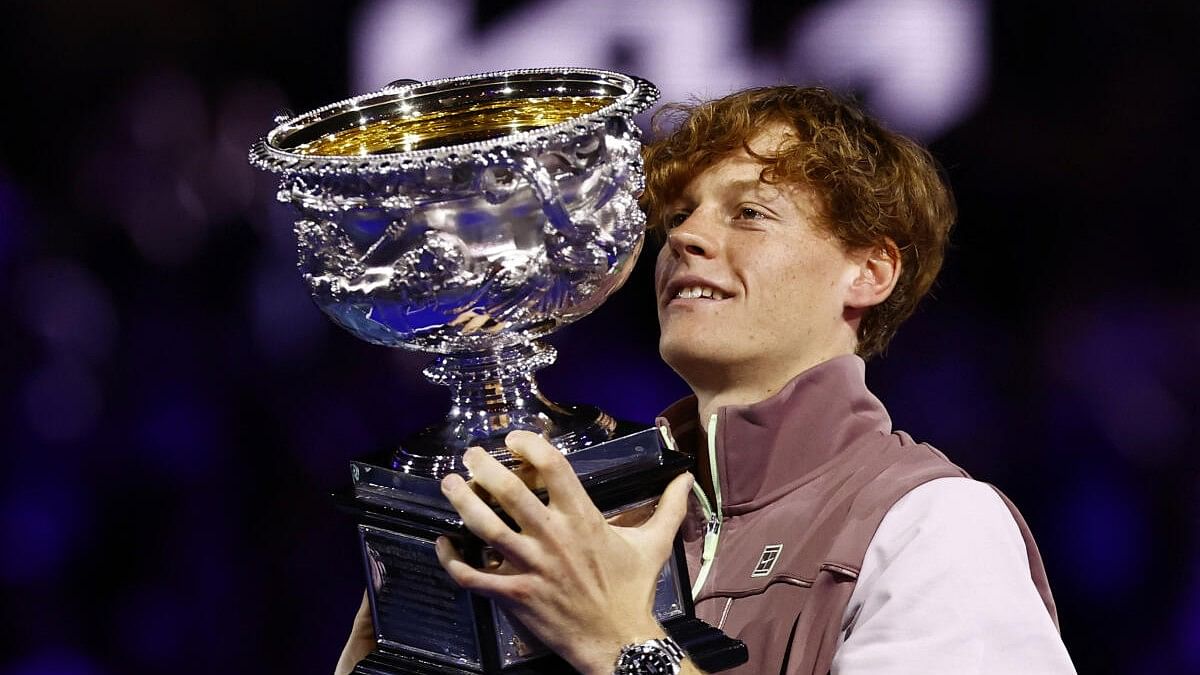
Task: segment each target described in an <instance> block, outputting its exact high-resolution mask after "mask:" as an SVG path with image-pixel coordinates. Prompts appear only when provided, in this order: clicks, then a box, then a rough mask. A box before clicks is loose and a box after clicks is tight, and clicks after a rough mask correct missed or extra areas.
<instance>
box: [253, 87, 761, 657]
mask: <svg viewBox="0 0 1200 675" xmlns="http://www.w3.org/2000/svg"><path fill="white" fill-rule="evenodd" d="M657 98H658V90H657V89H656V88H655V87H654V85H652V84H650V83H649V82H647V81H645V80H642V79H640V78H636V77H631V76H628V75H623V74H620V73H615V72H608V71H601V70H591V69H582V68H569V69H539V70H513V71H505V72H496V73H487V74H482V75H472V76H466V77H456V78H449V79H443V80H435V81H428V82H414V81H399V82H396V83H393V84H392V85H389V86H388V87H385V88H384V89H382V90H379V91H377V92H372V93H368V94H364V95H362V96H357V97H355V98H351V99H348V100H345V101H340V102H337V103H333V104H330V105H327V106H324V107H321V108H318V109H316V110H313V111H310V112H308V113H305V114H302V115H299V116H294V117H287V116H284V117H281V118H277V119H276V124H277V126H276V127H275V128H274V129H273V130H272V131H271V132H270V133H269V134H268V135H267V136H266V137H265V138H263V139H262V140H260V141H259V142H257V143H256V144H255V145H254V146H253V147H252V148H251V151H250V161H251V163H253V164H254V165H255V166H256V167H259V168H261V169H265V170H268V171H271V172H273V173H276V174H278V175H279V177H280V187H279V199H280V200H281V201H284V202H288V203H290V204H292V205H293V206H294V207H295V209H296V211H297V214H298V216H297V220H296V222H295V231H296V236H297V241H298V247H299V257H300V260H299V268H300V271H301V273H302V275H303V277H304V279H305V281H307V282H308V285H309V288H310V290H311V292H312V295H313V298H314V300H315V301H316V304H317V305H318V306H319V307H320V308H321V309H322V310H323V311H324V312H325V313H326V314H327V315H328V316H329V317H330V318H332V319H333V320H334V321H335V322H337V323H338V324H339V325H341V326H342V327H344V328H346V329H347V330H349V331H350V332H351V333H353V334H355V335H357V336H358V337H360V338H362V339H364V340H367V341H369V342H372V343H375V344H380V345H386V346H391V347H402V348H406V349H415V350H420V351H425V352H429V353H431V354H433V355H434V358H433V362H432V364H431V365H430V366H429V367H428V368H426V369H425V371H424V374H425V376H426V377H427V378H429V379H430V380H432V381H433V382H436V383H439V384H442V385H445V386H447V387H449V389H450V394H451V406H450V412H449V414H448V415H447V417H446V418H445V420H443V421H442V422H440V423H438V424H434V425H432V426H430V427H428V428H426V429H425V430H424V431H421V432H419V433H417V434H415V435H414V436H413V437H411V438H408V439H405V440H404V441H403V442H402V443H401V445H400V447H399V448H396V449H394V450H393V451H390V452H389V453H388V454H387V456H386V457H384V458H383V459H381V460H376V461H356V462H352V464H351V479H352V480H351V485H350V487H349V488H347V490H346V491H344V493H342V494H340V495H339V498H340V501H341V502H342V503H343V504H344V505H345V506H346V507H347V508H348V510H350V511H351V512H352V513H353V514H355V518H356V521H357V526H358V534H359V540H360V543H361V547H362V552H363V560H364V567H365V570H366V574H367V578H368V579H367V580H368V584H367V593H368V598H369V600H370V606H371V613H372V618H373V619H374V626H375V633H376V639H377V642H378V648H377V649H376V651H375V652H373V653H372V654H371V655H370V656H369V657H367V659H365V660H364V661H363V662H362V663H360V664H359V666H358V668H357V669H356V671H355V672H361V673H501V672H503V673H550V672H564V670H566V669H567V666H566V664H565V663H564V662H563V661H562V660H560V659H559V658H558V657H557V656H555V654H554V653H553V652H551V651H550V650H549V649H547V648H546V647H544V646H543V645H542V644H541V642H540V641H539V640H538V639H537V638H536V637H535V636H534V635H533V634H532V633H530V632H529V631H527V630H526V629H525V628H524V627H523V626H522V625H521V624H520V623H518V622H517V621H516V620H515V619H513V617H512V616H510V614H509V613H508V612H507V611H506V610H505V609H504V608H503V607H502V606H500V605H499V604H497V603H495V602H493V601H491V600H489V599H487V598H484V597H482V596H479V595H476V594H473V593H470V592H468V591H466V590H464V589H463V588H460V587H459V586H458V585H457V584H455V583H454V581H453V580H451V579H450V578H449V576H448V575H447V573H446V572H445V571H444V570H443V569H442V567H441V566H440V565H439V563H438V559H437V553H436V547H435V543H434V542H435V541H436V540H437V539H438V538H439V537H441V536H448V537H449V538H450V539H451V540H452V541H454V542H455V543H456V546H457V548H458V549H459V550H460V552H461V554H462V556H463V558H464V559H465V560H467V561H469V562H472V563H473V564H475V565H478V566H481V567H484V566H486V565H487V564H488V562H489V561H494V559H495V556H496V553H495V552H494V551H492V550H491V549H490V548H489V547H488V545H487V544H486V543H485V542H483V541H481V540H479V539H478V538H476V537H474V536H473V535H472V534H471V533H470V532H469V531H468V530H467V529H466V528H465V527H464V526H463V522H462V519H461V518H460V517H459V515H458V513H457V512H456V511H455V510H454V508H453V507H452V506H451V505H450V503H449V502H448V501H447V499H446V497H445V496H443V494H442V492H441V490H440V487H439V486H440V479H441V478H443V477H445V476H446V475H448V474H450V473H460V474H463V475H464V476H466V474H467V470H466V467H465V466H464V463H463V459H462V456H463V453H464V452H465V451H466V450H467V449H468V448H471V447H474V446H479V447H482V448H484V449H485V450H486V451H487V452H488V453H489V454H490V455H492V456H493V457H494V458H496V459H497V460H499V461H500V462H501V463H502V464H504V465H505V466H507V467H509V468H511V469H514V470H517V471H518V473H520V472H521V471H522V470H523V468H524V467H523V463H522V461H521V458H520V457H518V456H514V455H513V453H512V452H511V451H510V450H508V449H507V447H506V446H505V443H504V439H505V436H506V435H507V434H508V433H509V432H511V431H514V430H528V431H533V432H535V433H537V434H539V435H541V436H543V437H545V438H546V439H548V440H549V441H550V442H551V443H552V444H553V445H554V447H556V448H557V449H558V450H559V451H560V452H562V453H563V454H564V455H565V456H566V458H567V460H568V461H569V462H570V464H571V466H572V467H573V468H574V470H575V472H576V474H577V476H578V478H579V480H580V482H581V483H582V484H583V486H584V488H585V489H586V490H587V494H588V496H589V497H590V498H591V499H592V501H593V502H594V503H595V505H596V506H597V508H598V509H599V510H600V511H601V512H602V513H603V514H604V515H606V516H610V517H621V516H623V515H628V514H631V513H633V512H634V511H635V510H637V509H640V508H642V507H645V506H647V505H651V504H653V503H654V501H655V500H656V499H657V497H658V496H659V495H660V494H661V493H662V491H663V489H664V488H665V486H666V485H667V484H668V483H669V482H670V481H671V479H672V478H674V477H675V476H677V475H678V474H680V473H681V472H683V471H685V470H687V468H688V467H689V465H690V462H689V460H688V459H687V458H686V457H684V456H683V455H681V454H680V453H678V452H675V451H674V448H673V442H672V441H671V438H670V435H669V434H668V433H664V431H665V430H660V429H656V428H649V429H638V428H636V427H631V426H629V425H623V424H618V423H617V422H616V421H615V420H613V418H612V417H610V416H609V415H607V414H605V413H604V412H602V411H600V410H598V409H597V408H594V407H591V406H567V405H560V404H556V403H554V402H552V401H550V400H548V399H547V398H546V397H545V396H543V395H542V393H541V392H540V391H539V389H538V387H537V384H536V382H535V380H534V372H535V371H537V370H538V369H540V368H542V367H545V366H547V365H549V364H550V363H552V362H553V361H554V358H555V353H554V350H553V348H551V347H550V346H549V345H546V344H544V343H542V342H539V338H542V337H544V336H546V335H548V334H549V333H550V332H552V331H554V330H555V329H557V328H559V327H560V326H563V325H566V324H568V323H571V322H573V321H576V320H578V319H580V318H582V317H584V316H586V315H587V314H589V313H590V312H591V311H592V310H594V309H596V308H597V307H598V306H599V305H600V304H601V303H603V302H604V300H605V299H606V298H608V297H609V295H611V294H612V293H613V292H614V291H616V290H617V289H618V288H619V287H620V286H621V284H622V283H624V281H625V280H626V278H627V277H628V276H629V273H630V271H631V269H632V267H633V264H634V262H635V260H636V258H637V254H638V252H639V251H640V250H641V246H642V242H643V235H644V229H645V218H644V216H643V214H642V213H641V211H640V210H639V208H638V206H637V200H636V198H637V195H638V194H639V193H640V191H641V189H642V185H643V176H642V164H641V155H640V150H641V143H640V132H639V131H638V128H637V126H636V125H635V124H634V121H633V116H634V115H635V114H637V113H638V112H641V111H643V110H645V109H646V108H647V107H648V106H649V105H650V104H651V103H653V102H654V101H655V100H656V99H657ZM531 489H534V490H535V493H536V494H538V495H539V496H540V497H541V498H542V499H543V500H545V499H546V494H545V490H544V489H542V488H540V487H539V486H538V485H537V484H536V480H534V481H533V484H532V485H531ZM495 508H496V510H497V512H498V513H499V514H500V515H501V517H502V518H507V517H506V516H505V515H504V514H503V512H502V510H501V509H500V508H499V506H496V507H495ZM510 522H511V521H510ZM654 615H655V618H656V619H657V620H658V621H659V622H660V623H661V624H662V625H663V627H664V628H665V629H666V630H667V631H668V632H669V633H670V634H671V635H672V637H674V638H675V640H676V641H677V642H679V643H680V644H681V645H683V647H684V649H685V650H686V651H688V653H689V655H690V656H691V658H692V659H693V661H694V662H696V664H697V665H699V666H700V667H701V668H704V669H706V670H710V671H711V670H719V669H721V668H725V667H729V666H732V665H736V664H737V663H739V662H740V661H741V660H743V659H744V647H742V645H741V643H740V642H737V641H735V640H731V639H730V638H728V637H726V636H724V635H723V634H722V633H720V632H719V631H717V630H716V629H714V628H712V627H710V626H708V625H707V624H704V623H702V622H700V621H698V620H697V619H695V618H694V617H693V611H692V601H691V593H690V590H689V584H688V576H687V569H686V566H685V563H684V560H683V555H682V549H681V546H680V542H679V541H678V539H677V540H676V543H675V546H674V553H673V555H671V557H670V559H669V560H668V561H667V563H666V565H665V566H664V567H663V570H662V573H661V574H660V576H659V578H658V582H657V587H656V591H655V598H654Z"/></svg>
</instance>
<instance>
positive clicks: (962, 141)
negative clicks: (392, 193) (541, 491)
mask: <svg viewBox="0 0 1200 675" xmlns="http://www.w3.org/2000/svg"><path fill="white" fill-rule="evenodd" d="M1197 7H1198V6H1197V5H1196V4H1195V3H1193V2H1185V1H1184V0H1170V1H1167V2H1157V3H1153V5H1152V8H1147V7H1144V6H1143V4H1142V3H1137V2H1133V1H1132V0H1120V1H1118V2H1110V3H1102V4H1096V3H1082V2H1067V3H1053V4H1046V3H1035V2H996V3H994V4H990V5H989V4H988V3H985V2H982V1H981V0H980V1H971V0H896V1H895V2H880V1H878V0H827V1H825V2H769V1H767V0H756V1H754V2H746V3H739V2H734V1H733V0H704V1H702V2H695V3H689V2H682V1H676V0H672V1H666V0H664V1H663V2H661V3H646V2H642V3H633V2H614V3H599V2H590V3H584V2H577V1H576V0H538V1H535V0H527V1H524V2H494V3H484V2H469V1H467V0H444V1H443V2H438V3H433V2H429V3H417V2H411V1H407V0H373V1H370V2H367V1H363V2H350V3H329V2H319V1H317V0H291V1H290V2H286V3H285V2H279V1H277V0H262V1H260V2H258V3H257V4H254V5H249V4H246V5H243V4H240V3H200V2H195V1H194V0H192V1H189V0H165V1H164V0H159V1H157V2H148V1H146V0H118V1H116V2H109V3H83V2H78V1H77V0H76V1H71V0H47V1H44V2H39V3H9V5H7V6H6V7H5V9H4V21H3V22H0V52H2V53H3V56H4V59H3V63H4V68H5V72H4V75H5V77H4V82H5V99H6V105H5V106H3V107H2V108H0V116H3V119H2V121H3V129H4V130H5V131H4V134H3V135H2V136H0V289H2V290H0V312H2V316H3V317H4V318H5V327H6V330H4V331H2V332H0V402H2V403H3V407H2V408H0V410H2V411H3V413H2V415H3V416H2V418H0V448H2V449H3V452H2V453H0V598H2V600H0V603H2V604H0V619H2V621H3V628H4V630H3V632H2V633H0V673H3V674H5V675H7V674H9V673H11V674H12V675H50V674H63V675H76V674H78V675H94V674H95V675H101V674H115V673H122V674H124V673H158V672H172V673H212V672H251V671H264V672H285V671H286V672H313V673H326V672H331V670H332V667H333V663H334V661H335V660H336V657H337V654H338V652H339V651H340V648H341V645H342V642H343V640H344V637H345V635H346V633H347V631H348V628H349V625H350V619H351V617H352V616H353V613H354V610H355V609H356V607H357V605H358V602H359V599H360V597H361V589H362V585H363V581H362V574H361V569H360V562H359V560H358V557H357V552H356V549H355V537H354V533H353V527H352V525H351V523H350V521H349V520H348V519H347V518H346V517H344V516H342V515H340V514H339V513H337V512H336V511H335V510H334V508H333V506H332V503H331V501H330V499H329V498H328V494H329V493H330V492H331V491H332V490H334V489H336V488H338V487H339V486H340V485H341V484H342V483H343V482H344V481H345V480H347V461H348V460H349V459H350V458H352V457H356V456H361V455H363V454H367V453H370V452H374V451H378V450H379V449H381V448H385V447H388V446H389V445H391V444H393V443H395V442H396V440H397V439H398V438H399V437H401V436H402V435H403V434H405V433H407V432H410V431H413V430H415V429H416V428H418V427H420V426H423V425H424V424H425V423H427V422H429V421H430V420H431V419H433V418H434V416H436V415H438V414H440V413H441V412H442V411H443V408H444V406H445V404H446V397H445V395H444V393H443V392H441V391H440V390H439V389H438V388H436V387H434V386H433V385H429V384H427V383H425V382H424V381H423V380H422V379H421V378H420V376H419V370H420V367H421V366H422V365H423V363H424V362H425V357H423V356H421V355H419V354H409V353H399V352H391V351H388V350H385V349H383V348H379V347H373V346H370V345H367V344H365V343H362V342H359V341H358V340H356V339H355V338H353V337H352V336H350V335H349V334H347V333H344V332H341V331H339V330H337V329H336V328H335V327H334V326H333V325H332V324H331V323H330V322H328V321H327V320H326V319H325V318H324V317H323V316H321V314H320V313H319V311H318V310H316V309H315V307H314V306H313V305H312V303H311V301H310V300H309V298H308V295H307V292H306V290H305V288H304V286H303V284H302V282H301V280H300V278H299V275H298V274H297V273H296V271H295V268H294V259H295V253H294V248H293V242H292V235H291V214H290V213H289V211H288V210H287V209H286V208H285V207H283V206H281V205H279V204H277V203H275V201H274V180H273V178H272V177H271V176H268V175H265V174H260V173H258V172H255V171H253V170H251V169H250V167H249V166H248V165H247V163H246V150H247V148H248V146H249V145H250V143H251V142H252V141H253V140H254V139H255V138H257V137H258V136H260V135H262V134H264V133H265V132H266V131H267V130H268V129H269V127H270V126H271V122H270V120H271V117H272V116H273V114H274V113H275V112H276V111H277V110H278V109H280V108H283V107H288V108H290V109H292V110H296V111H301V110H305V109H308V108H311V107H314V106H316V105H319V104H322V103H326V102H328V101H331V100H335V99H339V98H343V97H345V96H348V95H350V94H353V93H358V92H359V91H361V90H362V88H364V87H370V86H377V85H380V84H383V82H379V81H376V80H377V79H378V77H379V74H380V73H389V72H392V71H395V70H396V69H397V68H402V69H403V72H394V73H393V75H392V76H394V77H417V78H428V77H435V76H439V75H450V74H459V73H463V72H470V71H477V70H485V69H492V68H502V67H516V66H530V67H533V66H546V65H559V64H567V63H578V64H586V65H594V66H607V67H616V68H622V69H625V70H628V71H630V72H635V73H638V74H642V75H644V76H646V77H648V78H650V79H651V80H654V81H657V82H660V83H662V84H663V87H664V90H666V91H667V94H668V96H669V97H670V98H679V97H684V96H687V95H689V94H698V95H707V96H711V95H719V94H722V93H725V92H726V91H728V90H730V89H731V88H735V87H739V86H745V85H748V84H756V83H771V82H777V81H799V82H814V81H823V82H827V83H830V84H833V85H836V86H838V87H842V88H845V89H849V90H853V91H856V92H857V93H858V94H859V95H860V96H862V98H863V99H864V100H865V101H866V102H867V104H868V106H869V107H872V108H873V109H874V110H875V111H876V112H877V113H878V114H880V115H882V116H883V117H884V118H885V119H887V120H888V121H889V123H891V124H893V125H894V126H896V127H898V128H903V129H907V130H909V131H911V132H913V133H916V134H918V135H920V136H921V137H923V138H924V139H925V140H926V141H928V142H929V143H930V144H931V147H932V149H933V151H934V152H935V154H936V155H937V156H938V158H939V159H940V160H941V161H942V162H943V163H944V164H945V165H946V167H947V170H948V173H949V176H950V179H951V182H952V184H953V186H954V188H955V191H956V194H957V197H958V200H959V203H960V210H961V218H960V222H959V224H958V227H957V230H956V232H955V235H954V245H953V250H952V251H951V253H950V258H949V261H948V264H947V268H946V270H945V273H944V275H943V277H942V280H941V282H940V283H939V285H938V286H937V288H936V289H935V292H934V297H932V298H931V299H930V300H929V301H928V302H927V303H926V304H925V305H924V307H923V308H922V309H921V310H920V311H919V312H918V314H917V316H916V317H914V318H913V319H912V320H911V322H910V323H909V324H908V325H907V326H906V327H905V328H904V329H903V330H901V332H900V334H899V336H898V337H897V339H896V341H895V342H894V344H893V346H892V348H891V349H890V351H889V353H888V354H887V356H886V357H885V358H883V359H880V360H878V361H877V362H874V363H872V365H871V366H870V368H869V371H870V374H869V378H870V382H871V384H872V386H873V388H874V389H875V390H876V392H877V393H878V394H879V395H880V396H881V398H883V400H884V401H885V403H887V404H888V406H889V408H890V410H891V412H892V416H893V418H894V420H895V421H896V424H897V426H898V427H900V428H903V429H905V430H907V431H909V432H911V433H912V434H913V435H914V436H916V437H917V438H919V439H922V440H928V441H930V442H932V443H933V444H935V445H936V446H938V447H939V448H941V449H942V450H944V451H945V452H946V453H947V454H949V455H950V457H951V458H952V459H954V460H955V461H957V462H958V463H960V464H961V465H963V466H964V467H966V468H967V469H968V470H970V471H972V472H973V473H974V475H975V476H976V477H978V478H980V479H982V480H986V481H989V482H992V483H995V484H997V485H999V486H1000V487H1002V488H1003V489H1004V490H1005V491H1006V492H1007V493H1008V494H1009V495H1010V496H1011V497H1012V498H1013V499H1014V500H1015V501H1016V503H1017V504H1018V505H1019V506H1020V507H1021V509H1022V511H1023V512H1024V514H1025V516H1026V518H1027V519H1028V521H1029V523H1030V525H1031V527H1032V528H1033V531H1034V533H1035V535H1036V536H1037V538H1038V541H1039V543H1040V545H1041V548H1042V553H1043V556H1044V558H1045V560H1046V565H1047V568H1048V571H1049V574H1050V579H1051V583H1052V585H1053V588H1054V591H1055V594H1056V598H1057V600H1058V603H1059V610H1060V615H1061V620H1062V626H1063V636H1064V639H1065V640H1066V643H1067V646H1068V648H1069V649H1070V651H1071V653H1072V655H1073V657H1074V659H1075V661H1076V663H1077V665H1078V667H1079V670H1080V672H1086V673H1188V672H1200V497H1198V496H1197V495H1198V492H1200V491H1198V488H1200V454H1198V453H1196V452H1195V451H1194V448H1195V447H1196V446H1197V444H1198V441H1200V423H1198V422H1197V401H1198V400H1200V399H1198V397H1197V394H1196V392H1197V387H1198V385H1200V300H1197V291H1198V290H1200V284H1198V283H1197V280H1196V273H1195V271H1194V264H1193V263H1192V262H1191V255H1190V254H1191V253H1192V252H1193V251H1194V250H1195V249H1196V248H1197V247H1198V246H1200V233H1198V232H1200V230H1197V226H1198V225H1200V222H1197V217H1196V210H1195V208H1194V207H1193V205H1192V200H1193V199H1194V198H1193V197H1190V195H1191V194H1193V193H1192V190H1193V189H1195V188H1196V186H1197V185H1200V169H1198V167H1200V163H1197V162H1196V161H1195V159H1194V157H1195V151H1196V149H1197V148H1196V145H1197V144H1196V141H1195V140H1194V138H1193V136H1194V133H1193V128H1194V126H1195V120H1196V119H1197V118H1198V116H1200V101H1198V100H1197V98H1198V97H1200V87H1197V86H1196V72H1197V70H1196V59H1195V49H1194V45H1193V44H1191V42H1192V41H1194V34H1195V32H1196V30H1197V28H1200V10H1198V9H1197ZM606 11H607V12H609V13H610V14H609V16H611V17H612V20H611V21H606V22H603V25H602V26H601V27H598V23H597V18H596V17H597V14H596V13H597V12H600V13H603V12H606ZM638 12H641V13H640V14H639V13H638ZM1185 41H1186V42H1185ZM397 64H402V65H397ZM389 79H390V78H389ZM1189 188H1191V189H1189ZM1176 256H1179V259H1178V260H1177V259H1176ZM644 257H645V258H646V259H645V260H643V261H642V262H641V263H640V264H639V266H638V268H637V270H636V271H635V273H634V276H633V278H632V279H631V281H630V282H629V283H628V285H627V286H626V287H625V289H623V290H622V291H621V292H620V293H619V294H618V295H617V296H616V297H614V299H613V300H612V301H610V302H609V303H608V304H606V305H605V306H604V307H602V308H601V309H600V310H599V311H597V312H596V313H595V314H594V315H593V316H592V317H590V318H588V319H587V320H585V321H583V322H582V323H580V324H578V325H576V326H572V327H569V328H567V329H565V330H563V331H561V332H560V333H558V334H556V335H555V336H554V337H553V338H552V339H551V341H552V342H553V343H554V344H555V345H556V346H557V347H558V349H559V353H560V356H559V362H558V364H557V365H555V366H553V367H551V368H550V369H548V370H546V371H544V373H543V375H542V376H541V378H540V379H541V383H542V387H543V389H544V390H545V391H546V392H547V393H549V394H550V395H551V396H553V397H555V398H557V399H560V400H564V401H580V402H583V401H586V402H591V403H595V404H598V405H601V406H603V407H605V408H606V409H607V410H609V411H610V412H613V413H615V414H617V415H618V416H622V417H625V418H629V419H633V420H642V421H648V420H649V419H651V418H652V417H653V415H654V413H655V412H657V410H658V409H660V408H662V407H664V406H665V405H666V404H668V403H670V402H671V401H672V400H674V399H675V398H677V397H678V396H680V395H682V394H683V393H685V388H684V387H683V385H682V384H681V383H680V382H679V381H678V380H677V379H676V378H675V377H674V375H673V374H672V373H671V372H670V371H669V369H667V368H666V367H665V366H664V365H662V364H661V363H660V362H659V361H658V358H657V354H656V349H655V344H656V336H657V329H656V325H655V320H654V316H653V309H652V303H651V300H650V290H649V289H650V286H651V278H650V276H651V275H650V271H651V270H650V259H649V258H650V257H649V256H644Z"/></svg>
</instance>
